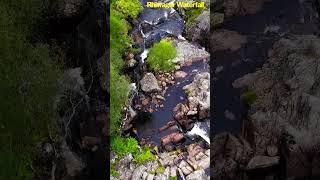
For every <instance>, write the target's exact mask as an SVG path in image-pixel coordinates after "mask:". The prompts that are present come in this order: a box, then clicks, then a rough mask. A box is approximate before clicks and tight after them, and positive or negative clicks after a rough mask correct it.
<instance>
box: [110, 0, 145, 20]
mask: <svg viewBox="0 0 320 180" xmlns="http://www.w3.org/2000/svg"><path fill="white" fill-rule="evenodd" d="M111 5H112V9H116V10H117V11H119V12H120V13H121V14H122V15H123V17H124V18H128V17H131V18H136V17H137V16H138V14H139V13H140V12H141V11H142V9H143V7H142V5H141V2H140V1H139V0H113V1H111Z"/></svg>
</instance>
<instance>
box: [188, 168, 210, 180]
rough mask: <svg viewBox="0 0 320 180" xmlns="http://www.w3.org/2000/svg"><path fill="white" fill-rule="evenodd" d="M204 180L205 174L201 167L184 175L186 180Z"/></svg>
mask: <svg viewBox="0 0 320 180" xmlns="http://www.w3.org/2000/svg"><path fill="white" fill-rule="evenodd" d="M202 179H203V180H205V179H207V175H206V173H205V172H204V170H203V169H201V170H197V171H194V172H193V173H191V174H190V175H188V176H187V177H186V180H202Z"/></svg>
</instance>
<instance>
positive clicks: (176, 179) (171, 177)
mask: <svg viewBox="0 0 320 180" xmlns="http://www.w3.org/2000/svg"><path fill="white" fill-rule="evenodd" d="M169 179H170V180H178V178H177V176H170V177H169Z"/></svg>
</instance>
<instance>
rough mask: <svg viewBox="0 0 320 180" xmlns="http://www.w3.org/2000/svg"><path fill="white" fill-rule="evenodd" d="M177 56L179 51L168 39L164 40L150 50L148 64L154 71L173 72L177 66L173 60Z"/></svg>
mask: <svg viewBox="0 0 320 180" xmlns="http://www.w3.org/2000/svg"><path fill="white" fill-rule="evenodd" d="M176 56H177V50H176V48H175V47H174V45H173V44H172V42H171V41H170V40H168V39H163V40H161V41H160V42H159V43H156V44H154V45H153V47H152V48H150V51H149V54H148V58H147V61H146V62H147V64H148V65H149V67H150V68H151V69H152V70H154V71H158V70H162V71H172V70H174V67H175V65H174V63H173V62H172V61H171V60H173V59H174V58H175V57H176Z"/></svg>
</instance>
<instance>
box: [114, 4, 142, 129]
mask: <svg viewBox="0 0 320 180" xmlns="http://www.w3.org/2000/svg"><path fill="white" fill-rule="evenodd" d="M142 9H143V8H142V6H141V3H140V1H139V0H112V1H111V10H110V27H111V28H110V42H111V43H110V96H111V99H110V121H111V127H110V132H111V135H119V127H120V120H121V112H122V109H123V107H124V106H125V105H126V103H127V101H128V98H127V95H128V90H129V89H128V88H129V81H128V80H127V79H126V77H125V76H123V75H122V74H121V70H122V68H123V65H124V62H123V59H122V56H123V54H124V52H125V51H126V50H128V49H129V48H130V47H131V42H132V40H131V38H130V37H129V35H128V31H129V29H130V25H129V23H128V22H127V21H126V18H129V17H131V18H135V17H137V15H138V14H139V12H140V11H141V10H142Z"/></svg>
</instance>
